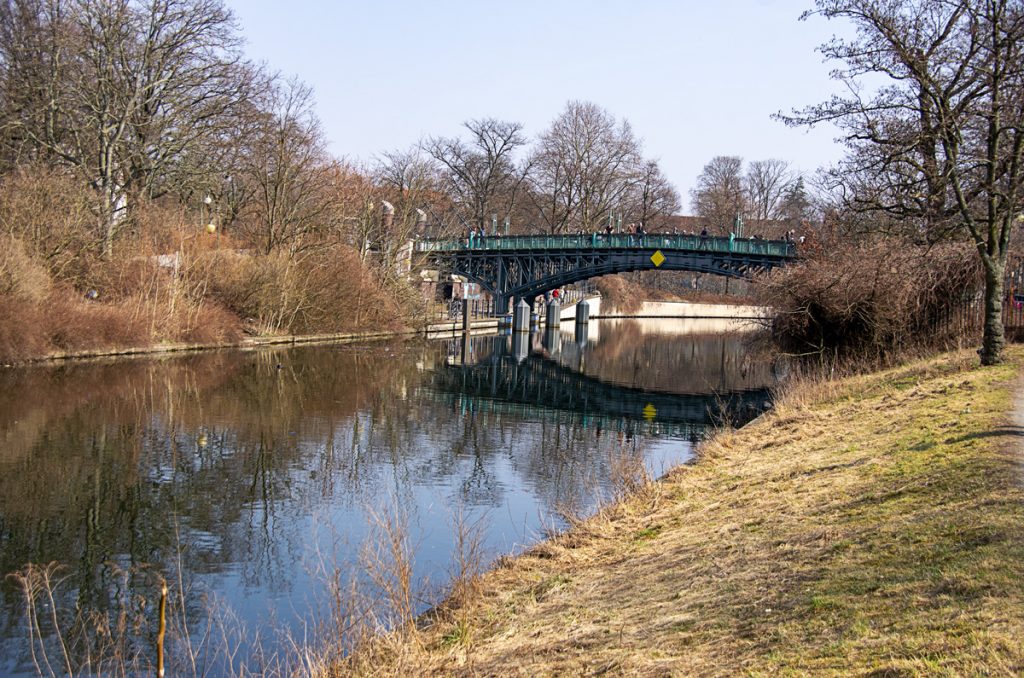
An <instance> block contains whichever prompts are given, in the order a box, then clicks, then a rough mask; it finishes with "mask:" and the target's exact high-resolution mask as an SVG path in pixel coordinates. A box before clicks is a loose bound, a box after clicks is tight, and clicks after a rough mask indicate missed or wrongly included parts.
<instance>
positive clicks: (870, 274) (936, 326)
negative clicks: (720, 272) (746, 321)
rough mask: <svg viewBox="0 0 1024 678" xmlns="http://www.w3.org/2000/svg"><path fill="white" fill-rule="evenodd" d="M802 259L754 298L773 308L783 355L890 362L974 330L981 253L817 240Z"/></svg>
mask: <svg viewBox="0 0 1024 678" xmlns="http://www.w3.org/2000/svg"><path fill="white" fill-rule="evenodd" d="M802 254H803V255H804V256H803V260H802V261H801V262H800V263H798V264H795V265H792V266H788V267H786V268H783V269H779V270H776V271H773V272H772V273H771V274H770V275H768V276H766V277H765V278H764V279H763V280H762V281H761V284H759V285H756V286H755V288H754V289H755V294H756V296H757V298H758V301H759V302H760V303H762V304H765V305H768V306H771V307H772V309H773V317H772V319H771V321H770V322H771V331H772V336H773V338H774V339H775V341H777V342H778V343H779V344H780V345H781V347H782V348H783V350H785V351H787V352H789V353H792V354H796V355H801V356H807V355H813V356H815V357H819V358H823V359H829V360H834V359H838V360H841V361H847V360H869V361H875V360H885V359H886V358H888V357H892V356H895V355H898V354H899V353H901V352H903V351H907V350H912V349H915V348H935V347H942V346H944V345H946V344H947V343H954V342H957V341H959V340H960V339H961V338H962V337H963V334H964V331H965V329H967V330H969V329H970V325H971V323H972V321H973V316H972V315H971V314H970V313H969V312H968V310H967V309H968V307H969V306H970V303H971V302H972V301H973V300H974V299H975V298H976V297H977V295H978V294H979V292H980V290H981V285H982V276H981V270H980V266H979V264H978V261H977V257H976V255H974V253H973V252H972V251H971V250H970V248H969V247H965V246H964V245H962V244H957V243H943V244H937V245H933V246H928V245H925V244H921V243H914V242H913V241H909V240H905V239H899V238H894V237H890V236H883V235H874V236H850V235H831V236H819V237H818V238H817V239H816V240H815V241H814V242H813V243H809V244H808V246H807V247H806V248H805V249H804V250H803V252H802Z"/></svg>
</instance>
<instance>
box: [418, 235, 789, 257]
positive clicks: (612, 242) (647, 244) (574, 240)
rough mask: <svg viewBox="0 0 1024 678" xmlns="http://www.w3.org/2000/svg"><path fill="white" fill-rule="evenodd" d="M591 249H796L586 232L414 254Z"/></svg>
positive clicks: (449, 245)
mask: <svg viewBox="0 0 1024 678" xmlns="http://www.w3.org/2000/svg"><path fill="white" fill-rule="evenodd" d="M588 249H589V250H593V249H614V250H627V249H632V250H635V249H663V250H689V251H693V252H715V253H722V254H725V253H734V254H760V255H768V256H777V257H793V256H795V255H796V248H795V246H794V244H793V243H791V242H788V241H785V240H760V239H753V238H721V237H706V238H702V237H701V236H699V235H663V234H648V235H631V234H628V233H612V234H606V233H589V234H582V235H488V236H484V237H482V238H481V237H477V238H474V239H473V241H472V242H470V240H469V239H467V238H463V239H459V240H420V241H418V242H417V243H416V251H417V252H457V251H464V250H474V251H486V252H501V251H511V250H515V251H538V250H588Z"/></svg>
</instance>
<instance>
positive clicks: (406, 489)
mask: <svg viewBox="0 0 1024 678" xmlns="http://www.w3.org/2000/svg"><path fill="white" fill-rule="evenodd" d="M569 327H570V328H571V325H570V326H569ZM721 330H722V326H720V325H713V324H712V325H709V324H707V322H696V323H695V322H692V321H690V322H687V321H665V320H651V321H622V320H619V321H614V320H603V321H596V322H592V323H591V325H590V327H589V328H588V332H587V335H586V336H576V335H575V334H574V333H573V332H572V331H571V330H570V331H568V332H566V331H562V332H555V333H550V334H547V335H545V334H534V335H531V336H530V337H529V338H528V339H522V340H513V338H512V337H507V336H501V337H474V338H472V339H469V340H465V339H463V338H461V337H457V338H448V339H438V340H417V341H408V342H394V343H381V344H364V345H347V346H317V347H303V348H292V349H281V350H261V351H253V352H244V351H221V352H212V353H202V354H194V355H188V356H179V357H172V358H163V359H138V360H119V361H110V362H74V363H67V364H62V365H56V366H53V365H50V366H37V367H26V368H16V369H15V368H12V369H6V370H2V371H0V571H2V573H4V574H6V573H11V572H18V571H24V570H23V568H24V567H25V565H26V564H27V563H36V564H40V565H41V564H46V563H51V562H53V563H58V564H59V569H57V570H56V571H55V573H54V586H53V587H52V588H53V591H54V597H53V605H52V606H51V603H50V601H49V598H48V597H46V594H45V592H42V591H41V592H40V598H39V599H38V600H37V604H36V605H35V606H34V608H33V609H34V611H35V613H36V616H35V617H30V616H29V615H27V614H26V602H25V597H24V594H23V591H22V589H21V588H20V587H19V585H18V582H17V580H16V578H12V577H8V578H6V579H4V580H3V582H2V585H0V675H17V674H29V673H34V672H35V671H36V665H38V666H40V667H42V669H43V670H44V671H45V670H46V663H45V662H46V660H47V659H48V660H49V662H50V663H51V664H52V666H53V667H54V670H55V671H56V672H57V673H58V674H59V673H62V672H64V671H66V668H65V663H64V661H65V660H64V653H63V651H62V650H61V648H60V644H59V642H58V633H57V632H56V629H57V628H58V627H59V629H60V632H61V633H60V634H59V635H60V636H61V637H63V638H64V639H65V640H66V643H65V645H66V647H67V654H68V656H69V657H70V660H69V661H70V663H71V664H72V667H73V668H75V669H77V668H79V667H80V666H81V665H82V663H83V662H84V661H86V659H87V658H88V657H96V656H99V655H100V654H102V653H103V652H109V650H110V647H109V646H110V645H111V644H112V641H111V640H110V637H111V636H107V635H103V634H99V635H97V634H96V633H95V632H94V629H95V628H97V626H98V624H97V621H96V619H98V618H100V617H95V616H94V617H93V618H92V620H91V621H87V622H85V623H82V622H81V616H79V617H78V618H79V620H80V621H79V622H78V623H76V622H75V618H76V616H75V612H76V609H77V610H79V611H84V612H88V613H91V614H97V613H98V614H100V615H103V617H102V618H105V619H110V620H112V622H111V623H112V624H113V626H114V632H113V634H112V637H114V638H116V639H118V640H117V642H116V643H114V644H115V645H116V646H117V647H118V648H119V649H120V651H121V652H122V653H124V654H125V655H126V656H128V657H129V658H130V657H132V656H135V655H139V656H141V657H143V658H144V659H143V662H151V661H153V659H154V657H155V651H154V650H153V647H154V645H155V633H156V611H155V609H156V608H155V601H156V600H157V598H158V595H159V587H160V582H161V581H162V580H164V579H166V580H167V581H168V582H169V586H170V589H171V596H172V614H171V615H170V616H171V619H172V620H171V629H170V631H169V635H168V638H169V640H168V651H169V653H170V657H169V661H170V662H172V663H173V662H179V664H178V667H179V668H180V667H181V666H182V664H181V663H180V662H186V661H187V660H186V655H187V652H188V650H187V647H191V648H192V650H193V651H194V652H195V653H196V655H197V656H198V657H199V662H200V665H199V666H200V670H199V672H202V670H209V672H210V673H213V674H218V673H224V672H227V671H228V670H229V669H237V668H238V667H239V665H240V664H241V663H242V662H249V666H250V667H251V668H253V669H254V670H259V666H260V665H259V659H258V657H257V654H258V653H256V652H255V651H254V649H253V647H254V645H255V644H256V643H255V641H254V639H255V638H257V637H258V638H260V640H259V643H258V644H260V645H262V647H263V648H265V649H268V650H269V651H270V652H278V651H279V650H280V648H281V647H284V646H286V645H287V643H286V642H285V641H282V636H283V635H285V634H290V635H291V636H292V637H295V638H302V637H303V636H305V637H306V638H309V637H310V636H311V635H314V632H313V629H314V628H315V627H316V624H317V623H318V622H322V621H323V620H324V619H325V618H327V617H329V615H330V613H331V609H330V599H331V597H330V596H328V595H326V592H327V590H328V588H329V587H328V582H330V581H336V582H342V583H343V584H346V583H347V582H352V581H355V582H358V583H359V584H360V586H361V590H363V591H373V590H375V582H374V581H373V579H372V577H369V576H368V575H367V574H366V571H365V570H364V569H363V565H362V564H361V562H363V561H365V559H366V554H367V553H368V551H367V548H368V546H369V545H372V544H375V543H380V539H379V537H380V531H381V528H380V523H381V522H382V521H385V522H386V521H388V520H391V521H393V522H394V521H397V523H399V524H400V525H401V526H402V528H403V533H404V535H405V537H406V538H407V539H406V542H405V543H406V544H407V545H408V550H409V551H410V552H411V553H412V563H413V569H412V581H413V583H414V601H413V603H412V605H413V607H414V608H415V610H416V611H422V610H424V609H426V608H427V607H428V606H429V604H430V603H431V602H432V601H436V600H437V597H438V596H439V595H440V594H441V592H443V590H444V587H445V584H446V582H447V581H448V578H449V576H450V574H451V573H452V572H453V571H455V568H454V565H453V562H454V560H455V559H454V558H453V553H454V552H455V551H456V549H455V543H456V541H457V539H456V533H457V532H458V530H456V529H453V525H454V524H455V523H456V522H458V520H457V518H456V516H461V521H462V523H463V524H464V525H469V526H472V527H473V529H474V530H475V531H476V532H475V534H477V536H478V538H479V541H480V543H481V545H482V547H483V553H484V559H485V562H490V561H491V560H492V559H493V558H494V557H496V556H497V555H499V554H503V553H510V552H517V551H521V550H522V549H523V548H525V547H527V546H529V545H530V544H531V543H534V542H536V541H537V540H538V539H540V538H542V537H543V535H544V533H545V530H547V529H551V528H557V527H559V526H560V525H561V522H560V519H559V517H558V516H559V515H564V512H565V511H566V510H570V511H574V512H577V513H578V512H585V511H587V510H592V509H593V508H594V507H595V506H596V505H597V503H598V502H599V501H601V500H602V498H605V497H607V496H609V494H610V493H612V492H614V491H615V489H616V487H617V485H618V484H619V483H620V482H621V479H622V477H623V475H624V473H623V469H630V468H636V467H637V465H641V466H642V467H644V468H646V470H647V472H648V473H649V474H651V475H654V476H657V475H660V474H661V473H663V472H664V471H665V470H667V469H668V468H670V467H671V466H674V465H676V464H679V463H681V462H685V461H686V460H688V459H689V458H690V457H691V456H692V451H693V443H694V442H695V441H696V440H698V439H699V438H700V437H701V436H702V435H703V433H704V431H705V430H706V427H707V426H708V425H710V424H712V423H714V422H715V421H720V420H721V419H722V418H728V419H730V420H731V421H732V422H733V423H742V422H743V421H745V420H747V419H749V418H751V417H753V416H755V415H756V414H757V413H758V412H759V411H760V410H761V409H762V408H763V406H764V404H765V402H766V400H767V397H768V395H767V393H768V392H767V388H768V387H770V386H771V385H772V384H773V377H772V370H771V364H770V362H769V361H766V360H759V359H757V358H756V357H755V356H754V355H753V354H752V351H751V349H750V348H749V346H748V345H747V341H746V340H747V335H744V334H739V333H735V332H733V333H723V332H722V331H721ZM378 553H381V552H379V551H378ZM360 554H362V555H360ZM382 557H383V558H384V560H388V558H389V556H388V555H387V554H386V553H384V554H383V556H382ZM378 583H379V582H378ZM182 591H184V593H185V596H184V600H185V604H184V607H183V608H178V607H176V606H174V605H173V602H174V600H175V596H177V595H178V594H180V592H182ZM344 597H345V596H342V597H341V598H344ZM119 620H120V621H122V622H123V624H122V627H123V628H122V630H120V631H119V630H118V628H117V622H118V621H119ZM99 625H100V626H102V624H99ZM186 625H187V628H186ZM186 630H187V632H188V638H189V639H190V640H189V642H188V644H186V641H185V634H186ZM83 631H84V632H85V634H84V635H83ZM224 633H226V634H227V640H225V638H224V637H223V634H224ZM101 646H106V649H103V648H102V647H101ZM225 646H231V647H236V646H237V647H238V648H239V652H238V654H237V655H235V656H234V657H233V658H231V659H228V658H226V657H225V656H224V655H223V652H222V651H221V650H222V649H223V648H224V647H225ZM216 648H220V649H216ZM44 655H45V656H44ZM191 671H192V669H191V668H189V669H188V672H191ZM174 673H184V672H183V671H177V672H173V671H172V674H174Z"/></svg>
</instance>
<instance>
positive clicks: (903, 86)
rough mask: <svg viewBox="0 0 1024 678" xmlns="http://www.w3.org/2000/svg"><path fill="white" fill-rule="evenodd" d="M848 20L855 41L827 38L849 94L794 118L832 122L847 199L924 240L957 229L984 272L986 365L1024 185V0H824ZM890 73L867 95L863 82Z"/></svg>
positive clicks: (998, 334)
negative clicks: (840, 135) (838, 135)
mask: <svg viewBox="0 0 1024 678" xmlns="http://www.w3.org/2000/svg"><path fill="white" fill-rule="evenodd" d="M814 13H817V14H821V15H822V16H825V17H827V18H830V19H833V18H839V19H845V20H848V21H850V22H851V23H852V24H853V26H854V27H855V28H856V30H857V34H856V37H855V38H854V39H851V40H841V39H838V38H837V39H834V40H833V41H832V42H830V43H827V44H826V45H824V46H823V48H822V51H823V53H824V54H825V55H826V57H828V58H830V59H832V60H834V61H838V62H840V64H841V67H840V68H839V69H837V70H836V71H834V77H836V78H837V79H839V80H840V81H842V82H843V83H844V84H846V85H847V86H848V91H850V92H851V95H850V96H848V97H835V98H833V99H832V100H830V101H828V102H826V103H824V104H821V105H818V106H813V107H810V108H808V109H805V110H803V111H801V112H799V113H798V114H796V115H794V116H792V117H790V118H788V121H789V122H791V123H793V124H815V123H817V122H822V121H826V120H827V121H833V122H835V123H837V124H838V125H840V126H841V127H842V128H843V129H845V130H846V132H847V136H846V140H847V143H848V144H849V146H850V148H851V152H850V154H849V155H848V157H847V159H846V160H845V161H844V162H843V163H842V164H841V165H840V166H839V167H838V168H837V169H836V171H835V172H834V174H833V176H834V178H835V180H836V182H837V184H839V185H842V186H843V188H844V191H845V196H846V198H847V201H846V203H847V205H848V206H849V207H852V208H853V209H857V210H866V211H874V212H880V213H882V214H884V215H887V216H889V217H891V218H894V219H897V220H899V221H902V222H903V223H906V224H908V226H910V227H911V228H912V229H914V230H916V231H917V232H918V233H919V234H921V235H922V236H924V237H927V238H935V237H941V235H943V234H945V233H947V232H950V231H951V230H953V231H959V232H961V233H963V234H965V235H966V236H967V237H968V239H969V240H970V241H971V242H972V243H973V244H974V245H975V246H976V248H977V251H978V254H979V256H980V257H981V262H982V264H983V267H984V269H985V326H984V336H983V340H982V349H981V361H982V363H983V364H994V363H998V362H1000V361H1001V359H1002V357H1001V356H1002V349H1003V346H1004V343H1005V340H1004V335H1003V325H1002V317H1001V311H1002V297H1003V276H1004V271H1005V267H1006V259H1007V254H1008V250H1009V243H1010V236H1011V234H1012V230H1013V225H1014V223H1015V220H1016V218H1017V216H1018V215H1019V214H1020V211H1021V188H1022V185H1024V172H1022V166H1021V165H1022V162H1021V161H1022V159H1024V158H1022V150H1024V53H1022V50H1024V6H1022V3H1021V2H1020V0H907V1H904V2H898V3H897V2H877V1H875V0H818V2H817V10H816V12H814ZM868 77H870V78H872V84H874V83H877V80H876V79H877V78H886V82H885V84H884V85H881V86H878V85H876V86H875V87H874V89H873V90H871V93H870V94H865V93H864V91H865V86H866V84H867V83H866V82H865V80H866V79H867V78H868Z"/></svg>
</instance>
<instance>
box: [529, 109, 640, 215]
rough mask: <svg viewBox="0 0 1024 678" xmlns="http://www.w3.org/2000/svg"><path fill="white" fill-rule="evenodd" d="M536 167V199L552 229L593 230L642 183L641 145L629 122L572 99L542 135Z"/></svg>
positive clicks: (540, 210) (539, 209) (534, 167)
mask: <svg viewBox="0 0 1024 678" xmlns="http://www.w3.org/2000/svg"><path fill="white" fill-rule="evenodd" d="M532 165H533V171H532V184H533V185H532V189H533V190H532V193H531V195H532V199H533V201H534V205H535V207H536V209H537V212H538V214H539V216H540V218H541V219H542V221H543V222H544V224H545V226H546V229H547V230H548V231H549V232H551V233H560V232H564V231H566V230H569V229H570V228H579V229H583V230H593V229H594V228H596V227H597V226H598V225H599V224H600V223H601V221H602V220H603V219H604V218H605V217H606V216H607V215H608V214H609V213H610V212H611V211H612V210H614V209H616V208H621V207H622V203H623V200H624V199H625V197H626V196H627V195H628V193H629V191H630V190H631V188H632V187H633V185H634V184H635V183H636V181H637V170H638V168H639V166H640V145H639V143H638V142H637V140H636V138H635V137H634V136H633V131H632V129H631V128H630V126H629V123H627V122H625V121H623V122H621V123H618V122H616V120H615V118H613V117H612V116H611V115H610V114H609V113H608V112H607V111H605V110H603V109H602V108H600V107H599V106H597V105H595V104H592V103H589V102H580V101H571V102H569V104H568V105H567V106H566V108H565V111H563V112H562V114H561V115H559V116H558V117H557V118H556V119H555V120H554V122H553V123H552V124H551V127H550V128H549V129H548V130H547V131H546V132H544V133H543V134H542V135H541V137H540V139H539V141H538V145H537V149H536V151H535V153H534V155H533V159H532Z"/></svg>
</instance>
